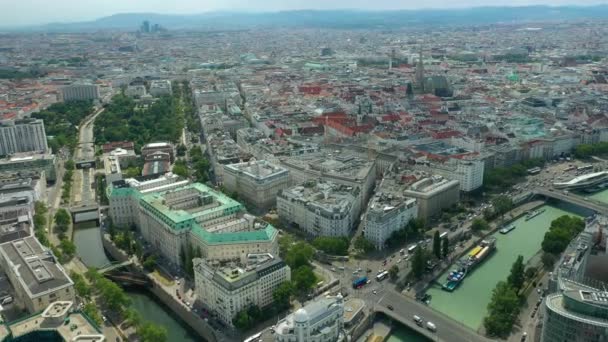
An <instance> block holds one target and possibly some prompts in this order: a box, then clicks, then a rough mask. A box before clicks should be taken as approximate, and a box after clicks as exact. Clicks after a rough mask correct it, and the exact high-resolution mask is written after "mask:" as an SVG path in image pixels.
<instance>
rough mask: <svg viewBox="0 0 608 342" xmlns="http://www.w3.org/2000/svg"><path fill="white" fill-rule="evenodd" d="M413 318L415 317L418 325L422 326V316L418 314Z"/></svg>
mask: <svg viewBox="0 0 608 342" xmlns="http://www.w3.org/2000/svg"><path fill="white" fill-rule="evenodd" d="M413 319H414V322H416V325H418V326H419V327H421V326H422V324H423V323H424V321H423V320H422V318H420V316H418V315H414V316H413Z"/></svg>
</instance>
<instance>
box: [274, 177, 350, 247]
mask: <svg viewBox="0 0 608 342" xmlns="http://www.w3.org/2000/svg"><path fill="white" fill-rule="evenodd" d="M360 196H361V190H360V189H359V188H353V187H352V186H347V185H342V184H336V183H332V182H324V181H318V182H315V181H307V182H304V183H302V184H301V185H297V186H294V187H291V188H288V189H285V190H282V191H281V192H280V193H279V194H278V196H277V212H278V214H279V217H280V218H281V219H282V220H284V221H286V222H288V223H289V224H293V225H296V226H297V227H298V228H299V229H301V230H302V231H304V232H305V233H307V234H309V235H311V236H349V235H350V233H351V230H352V228H353V227H354V224H355V222H357V220H358V218H359V215H360V213H361V206H360V203H361V202H360Z"/></svg>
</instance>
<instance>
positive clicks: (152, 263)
mask: <svg viewBox="0 0 608 342" xmlns="http://www.w3.org/2000/svg"><path fill="white" fill-rule="evenodd" d="M143 266H144V268H145V269H146V270H147V271H149V272H151V271H153V270H154V267H156V256H155V255H150V256H148V257H147V258H146V260H145V261H144V262H143Z"/></svg>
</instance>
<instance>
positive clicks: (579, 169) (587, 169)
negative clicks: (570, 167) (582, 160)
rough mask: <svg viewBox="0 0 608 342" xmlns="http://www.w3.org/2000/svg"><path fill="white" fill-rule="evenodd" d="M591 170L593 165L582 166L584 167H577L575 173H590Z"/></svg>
mask: <svg viewBox="0 0 608 342" xmlns="http://www.w3.org/2000/svg"><path fill="white" fill-rule="evenodd" d="M591 170H593V165H584V166H579V167H577V168H576V171H578V172H584V171H591Z"/></svg>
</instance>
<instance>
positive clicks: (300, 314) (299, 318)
mask: <svg viewBox="0 0 608 342" xmlns="http://www.w3.org/2000/svg"><path fill="white" fill-rule="evenodd" d="M294 320H295V321H296V322H297V323H303V322H306V321H308V313H307V312H306V310H304V309H303V308H302V309H299V310H298V311H296V313H295V314H294Z"/></svg>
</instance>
